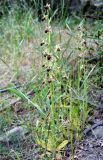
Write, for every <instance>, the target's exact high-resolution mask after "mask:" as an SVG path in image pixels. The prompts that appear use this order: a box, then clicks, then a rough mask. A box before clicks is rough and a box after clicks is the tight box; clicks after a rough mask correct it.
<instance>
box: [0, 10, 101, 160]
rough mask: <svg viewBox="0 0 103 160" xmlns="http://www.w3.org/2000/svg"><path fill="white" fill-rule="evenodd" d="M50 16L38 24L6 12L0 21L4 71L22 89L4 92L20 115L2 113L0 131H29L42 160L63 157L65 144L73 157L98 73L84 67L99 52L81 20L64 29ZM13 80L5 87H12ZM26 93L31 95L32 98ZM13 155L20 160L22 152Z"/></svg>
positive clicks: (69, 21) (67, 23)
mask: <svg viewBox="0 0 103 160" xmlns="http://www.w3.org/2000/svg"><path fill="white" fill-rule="evenodd" d="M48 15H49V11H48V12H46V13H45V15H44V17H45V21H44V22H37V20H36V19H35V18H33V14H32V13H31V11H28V12H27V13H25V14H22V15H21V14H20V13H18V12H17V13H14V12H13V13H12V12H10V14H9V15H8V17H4V18H2V19H1V20H0V30H1V32H0V34H1V37H0V45H1V51H2V52H1V53H0V56H1V57H2V58H3V60H4V61H5V63H3V62H2V63H3V66H4V65H5V64H7V65H9V66H10V68H8V69H9V74H10V75H11V79H12V80H16V81H19V82H20V83H21V84H22V88H21V89H13V88H11V89H10V88H9V89H8V90H7V91H8V92H9V93H11V94H10V95H13V96H14V97H11V99H12V98H17V97H19V98H21V100H22V103H20V105H19V107H20V108H22V110H23V113H22V114H20V113H19V112H18V105H17V106H14V107H15V108H17V110H16V109H12V110H10V111H9V110H8V109H7V110H5V112H7V113H8V114H7V113H5V112H4V111H2V112H1V113H0V114H1V117H3V118H0V121H1V130H2V131H4V128H6V129H7V128H10V126H11V125H12V126H14V127H15V126H17V125H24V124H25V125H27V127H28V128H29V130H30V134H31V136H32V139H33V140H34V141H35V142H36V143H37V144H38V146H39V147H40V148H41V151H42V152H43V155H42V157H43V158H44V159H47V157H49V158H48V159H50V158H51V159H53V158H55V157H56V156H57V153H59V154H60V155H63V151H64V148H65V147H66V145H67V144H70V145H71V149H72V155H73V153H74V148H75V146H74V144H75V143H74V142H75V141H79V140H80V139H81V137H82V131H83V129H84V127H85V124H86V122H87V119H88V113H89V111H90V108H89V105H88V91H89V87H90V85H91V81H92V79H91V76H92V74H93V73H94V70H95V72H96V71H97V70H96V69H97V68H96V65H90V66H88V64H87V61H85V57H86V56H88V55H89V56H90V55H92V54H94V52H96V53H97V50H98V46H95V48H93V47H94V45H95V43H94V41H92V42H91V43H89V45H88V41H89V40H88V37H89V33H90V32H89V31H88V28H89V24H88V23H87V22H85V20H80V19H79V20H77V19H75V18H74V19H66V20H65V21H64V23H63V25H64V26H63V25H61V23H59V24H57V23H56V22H55V21H54V22H52V18H51V17H49V16H48ZM100 25H102V24H100ZM85 26H86V27H88V28H87V29H86V27H85ZM96 27H97V28H98V25H97V22H96ZM94 30H95V27H94ZM98 31H100V32H101V29H100V28H99V29H98ZM91 32H92V31H91ZM94 32H95V31H94ZM94 32H93V36H92V37H93V38H94V37H96V35H95V34H94ZM96 34H97V33H96ZM97 38H98V37H97ZM101 38H102V34H101V37H100V39H101ZM100 39H99V38H98V39H97V41H98V43H99V40H100ZM92 45H93V46H92ZM99 45H101V43H99ZM91 47H92V48H91ZM101 47H102V46H101ZM93 49H94V50H93ZM90 51H91V53H90ZM97 64H98V63H97ZM98 66H100V64H98ZM99 69H102V67H101V66H100V68H99ZM4 78H5V77H4ZM11 79H8V81H7V82H6V84H13V82H12V80H11ZM4 81H5V79H4ZM28 90H33V93H34V94H33V95H32V96H31V97H30V96H29V95H28V93H27V92H28ZM1 97H2V96H1ZM3 107H4V108H8V107H10V106H9V105H8V99H7V100H6V98H5V97H3V100H1V109H3ZM9 113H10V116H9ZM5 114H7V116H3V115H5ZM12 114H13V115H12ZM10 153H11V152H10ZM10 153H9V154H10ZM14 153H15V154H14V155H17V157H18V159H20V158H19V154H20V155H22V151H20V152H18V151H16V150H15V151H14ZM20 157H21V156H20ZM43 158H42V159H43Z"/></svg>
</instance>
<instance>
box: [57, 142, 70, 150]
mask: <svg viewBox="0 0 103 160" xmlns="http://www.w3.org/2000/svg"><path fill="white" fill-rule="evenodd" d="M67 144H68V140H64V141H63V142H62V143H61V144H60V145H59V146H58V147H57V149H56V151H60V150H61V149H62V148H64V147H65V146H66V145H67Z"/></svg>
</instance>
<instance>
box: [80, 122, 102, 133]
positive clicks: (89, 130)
mask: <svg viewBox="0 0 103 160" xmlns="http://www.w3.org/2000/svg"><path fill="white" fill-rule="evenodd" d="M102 125H103V120H101V121H99V122H98V123H96V124H94V125H93V126H91V127H90V128H86V129H85V130H84V131H83V134H84V135H85V136H86V135H87V134H88V133H89V132H91V131H92V130H93V129H95V128H96V127H98V126H102Z"/></svg>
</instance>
